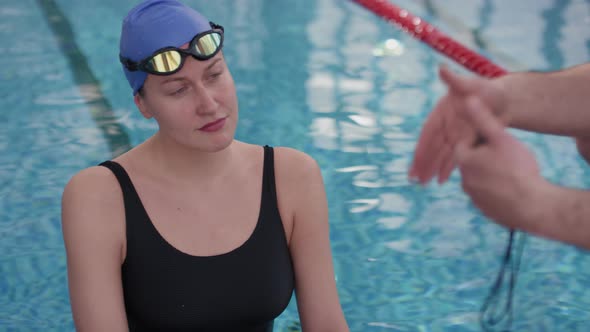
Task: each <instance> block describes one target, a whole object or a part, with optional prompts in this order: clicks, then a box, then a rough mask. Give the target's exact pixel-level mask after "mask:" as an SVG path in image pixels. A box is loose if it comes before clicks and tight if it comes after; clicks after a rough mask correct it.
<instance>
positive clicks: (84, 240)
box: [62, 167, 128, 332]
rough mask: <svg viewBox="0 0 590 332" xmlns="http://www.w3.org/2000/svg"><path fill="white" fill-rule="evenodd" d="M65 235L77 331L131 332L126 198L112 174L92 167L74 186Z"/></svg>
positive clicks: (67, 196)
mask: <svg viewBox="0 0 590 332" xmlns="http://www.w3.org/2000/svg"><path fill="white" fill-rule="evenodd" d="M62 230H63V236H64V242H65V247H66V253H67V262H68V284H69V292H70V302H71V306H72V314H73V317H74V323H75V326H76V330H77V331H80V332H94V331H97V332H101V331H113V332H122V331H128V327H127V318H126V315H125V307H124V301H123V290H122V281H121V263H122V261H123V243H124V236H125V220H124V208H123V198H122V194H121V190H120V188H119V185H118V183H117V181H116V179H115V178H114V176H113V175H112V174H110V171H109V170H108V169H106V168H104V167H92V168H89V169H86V170H84V171H82V172H80V173H79V174H77V175H75V176H74V177H73V178H72V179H71V180H70V181H69V183H68V184H67V185H66V188H65V190H64V193H63V197H62Z"/></svg>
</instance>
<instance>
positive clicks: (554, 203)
mask: <svg viewBox="0 0 590 332" xmlns="http://www.w3.org/2000/svg"><path fill="white" fill-rule="evenodd" d="M533 196H534V197H532V200H531V201H530V203H531V204H528V206H526V207H524V206H523V208H526V209H528V210H529V213H527V215H528V217H529V218H528V220H526V221H525V222H524V224H523V227H522V230H524V231H528V232H530V233H533V234H536V235H539V236H542V237H546V238H549V239H553V240H557V241H561V242H565V243H569V244H572V245H575V246H577V247H581V248H584V249H588V250H590V192H588V191H582V190H576V189H569V188H564V187H559V186H556V185H553V184H550V183H548V182H547V183H545V184H544V185H543V186H542V187H540V188H539V190H538V191H536V192H535V193H534V194H533Z"/></svg>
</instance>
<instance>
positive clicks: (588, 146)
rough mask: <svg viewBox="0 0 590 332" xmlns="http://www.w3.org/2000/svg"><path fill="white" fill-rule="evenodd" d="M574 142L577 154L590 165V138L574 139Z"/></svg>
mask: <svg viewBox="0 0 590 332" xmlns="http://www.w3.org/2000/svg"><path fill="white" fill-rule="evenodd" d="M575 140H576V146H577V147H578V152H579V153H580V155H581V156H582V158H584V160H586V163H588V164H590V137H576V138H575Z"/></svg>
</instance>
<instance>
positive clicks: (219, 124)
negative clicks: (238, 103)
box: [199, 118, 225, 132]
mask: <svg viewBox="0 0 590 332" xmlns="http://www.w3.org/2000/svg"><path fill="white" fill-rule="evenodd" d="M224 125H225V118H221V119H219V120H215V121H213V122H209V123H208V124H206V125H204V126H203V127H201V128H199V130H200V131H206V132H214V131H218V130H220V129H221V128H223V126H224Z"/></svg>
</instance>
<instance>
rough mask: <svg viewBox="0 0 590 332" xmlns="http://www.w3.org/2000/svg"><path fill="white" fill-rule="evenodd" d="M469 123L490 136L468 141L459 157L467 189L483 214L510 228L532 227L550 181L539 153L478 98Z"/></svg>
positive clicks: (467, 113) (471, 101)
mask: <svg viewBox="0 0 590 332" xmlns="http://www.w3.org/2000/svg"><path fill="white" fill-rule="evenodd" d="M465 106H466V109H465V110H464V112H463V115H464V119H465V121H466V122H467V123H468V124H469V125H470V126H471V127H472V128H473V129H474V130H475V131H476V132H477V135H478V136H479V137H481V138H483V139H484V140H485V143H483V144H476V143H475V140H473V139H462V140H461V141H460V142H459V143H458V144H457V146H456V148H455V161H456V162H457V165H458V167H459V171H460V174H461V183H462V186H463V190H464V191H465V193H467V194H468V195H469V197H470V198H471V199H472V201H473V203H474V204H475V205H476V206H477V207H478V208H479V209H480V210H481V211H482V213H483V214H485V215H486V216H488V217H489V218H491V219H493V220H494V221H496V222H497V223H500V224H503V225H504V226H507V227H509V228H517V229H522V228H523V227H525V228H526V226H525V224H526V223H528V222H529V221H530V220H531V219H532V218H530V217H531V214H532V213H534V209H535V208H538V207H535V206H534V205H535V202H534V199H535V198H536V196H537V194H538V193H539V192H541V190H540V189H542V186H544V185H545V184H548V182H546V181H545V180H544V179H543V178H542V177H541V175H540V172H539V167H538V165H537V162H536V160H535V157H534V155H533V153H532V152H531V151H529V150H528V149H527V148H526V147H525V145H524V144H522V143H521V142H519V141H518V140H517V139H516V138H514V137H513V136H512V135H510V134H509V133H508V132H506V130H505V127H504V125H503V124H502V123H501V122H500V121H499V120H498V119H497V118H496V117H495V116H494V115H493V114H492V112H491V110H490V109H489V107H487V106H486V105H485V104H484V103H482V102H481V101H480V100H479V99H478V98H475V97H470V98H468V99H467V100H466V105H465Z"/></svg>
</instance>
